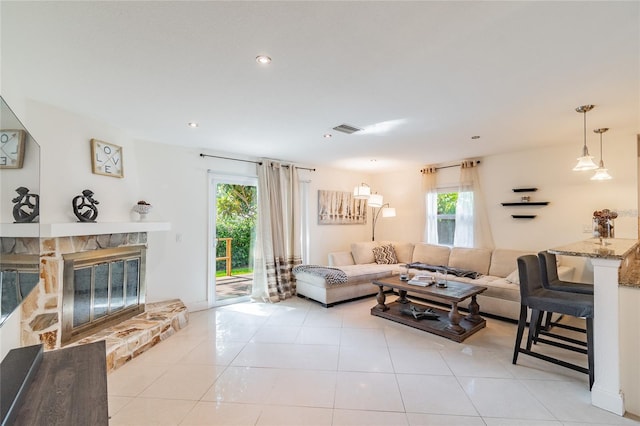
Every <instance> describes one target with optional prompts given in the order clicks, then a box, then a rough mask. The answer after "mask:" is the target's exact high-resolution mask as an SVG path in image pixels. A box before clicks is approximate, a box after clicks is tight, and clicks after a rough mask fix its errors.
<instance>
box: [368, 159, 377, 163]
mask: <svg viewBox="0 0 640 426" xmlns="http://www.w3.org/2000/svg"><path fill="white" fill-rule="evenodd" d="M369 161H371V162H372V163H375V162H376V161H378V160H376V159H375V158H374V159H373V160H369Z"/></svg>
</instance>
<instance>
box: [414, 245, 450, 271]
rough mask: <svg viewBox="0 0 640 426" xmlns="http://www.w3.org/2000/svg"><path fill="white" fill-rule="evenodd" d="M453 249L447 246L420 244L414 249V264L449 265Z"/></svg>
mask: <svg viewBox="0 0 640 426" xmlns="http://www.w3.org/2000/svg"><path fill="white" fill-rule="evenodd" d="M450 252H451V249H450V248H449V247H446V246H436V245H434V244H425V243H418V244H416V245H415V247H414V248H413V258H412V260H411V261H412V262H420V263H426V264H427V265H434V266H444V265H447V264H448V263H449V253H450Z"/></svg>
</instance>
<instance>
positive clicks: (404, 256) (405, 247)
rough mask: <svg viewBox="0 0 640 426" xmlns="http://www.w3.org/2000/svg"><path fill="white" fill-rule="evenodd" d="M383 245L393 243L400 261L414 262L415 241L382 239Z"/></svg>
mask: <svg viewBox="0 0 640 426" xmlns="http://www.w3.org/2000/svg"><path fill="white" fill-rule="evenodd" d="M380 244H381V245H386V244H391V245H392V246H393V249H394V250H395V251H396V258H397V259H398V263H411V262H413V260H412V259H413V246H414V244H413V243H401V242H398V241H382V242H381V243H380Z"/></svg>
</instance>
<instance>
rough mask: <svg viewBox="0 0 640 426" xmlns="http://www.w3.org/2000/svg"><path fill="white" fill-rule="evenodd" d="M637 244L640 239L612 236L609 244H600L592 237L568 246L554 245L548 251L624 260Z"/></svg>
mask: <svg viewBox="0 0 640 426" xmlns="http://www.w3.org/2000/svg"><path fill="white" fill-rule="evenodd" d="M636 245H638V240H631V239H624V238H611V239H608V240H607V245H604V246H603V245H600V240H599V239H596V238H592V239H589V240H584V241H579V242H577V243H572V244H568V245H566V246H560V247H554V248H551V249H549V250H548V251H549V253H554V254H559V255H563V256H579V257H591V258H596V259H618V260H622V259H624V258H625V257H626V256H627V255H629V254H630V253H631V252H632V250H633V249H634V248H635V247H636Z"/></svg>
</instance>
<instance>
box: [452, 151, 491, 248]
mask: <svg viewBox="0 0 640 426" xmlns="http://www.w3.org/2000/svg"><path fill="white" fill-rule="evenodd" d="M477 167H478V166H477V163H476V162H475V161H463V162H462V163H461V164H460V187H459V189H458V202H457V203H456V229H455V233H454V236H453V245H454V246H456V247H485V248H493V237H492V235H491V228H490V227H489V219H488V217H487V211H486V208H485V205H484V196H483V194H482V190H481V187H480V180H479V178H478V169H477Z"/></svg>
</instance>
